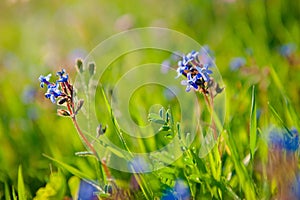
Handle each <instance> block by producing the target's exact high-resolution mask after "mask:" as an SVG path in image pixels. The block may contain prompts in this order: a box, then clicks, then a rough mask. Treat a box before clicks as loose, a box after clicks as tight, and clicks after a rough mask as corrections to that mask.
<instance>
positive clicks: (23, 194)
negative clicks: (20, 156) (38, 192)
mask: <svg viewBox="0 0 300 200" xmlns="http://www.w3.org/2000/svg"><path fill="white" fill-rule="evenodd" d="M18 197H19V198H18V199H19V200H26V199H27V198H26V191H25V185H24V180H23V173H22V166H21V165H20V166H19V171H18Z"/></svg>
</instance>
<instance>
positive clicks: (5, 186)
mask: <svg viewBox="0 0 300 200" xmlns="http://www.w3.org/2000/svg"><path fill="white" fill-rule="evenodd" d="M4 194H5V200H11V198H10V194H9V187H8V184H7V183H6V182H5V183H4Z"/></svg>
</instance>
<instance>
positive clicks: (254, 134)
mask: <svg viewBox="0 0 300 200" xmlns="http://www.w3.org/2000/svg"><path fill="white" fill-rule="evenodd" d="M256 141H257V121H256V102H255V86H253V87H252V101H251V112H250V154H251V159H253V158H254V153H255V148H256Z"/></svg>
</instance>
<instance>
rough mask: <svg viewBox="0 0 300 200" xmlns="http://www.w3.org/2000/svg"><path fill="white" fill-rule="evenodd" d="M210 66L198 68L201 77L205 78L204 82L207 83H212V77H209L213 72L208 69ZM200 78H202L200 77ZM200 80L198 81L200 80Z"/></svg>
mask: <svg viewBox="0 0 300 200" xmlns="http://www.w3.org/2000/svg"><path fill="white" fill-rule="evenodd" d="M208 67H209V66H208V65H207V64H206V65H204V66H203V67H199V66H196V69H197V70H198V72H199V73H200V74H201V77H202V78H203V80H204V81H205V82H208V81H210V77H209V74H212V71H211V70H209V69H208ZM199 78H200V77H199ZM199 78H198V79H199Z"/></svg>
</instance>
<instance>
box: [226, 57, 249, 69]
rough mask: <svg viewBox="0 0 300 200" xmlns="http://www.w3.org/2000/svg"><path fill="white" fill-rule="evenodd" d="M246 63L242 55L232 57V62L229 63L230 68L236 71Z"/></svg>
mask: <svg viewBox="0 0 300 200" xmlns="http://www.w3.org/2000/svg"><path fill="white" fill-rule="evenodd" d="M245 63H246V60H245V58H242V57H236V58H233V59H231V61H230V64H229V66H230V70H231V71H236V70H238V69H239V68H240V67H242V66H244V65H245Z"/></svg>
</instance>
